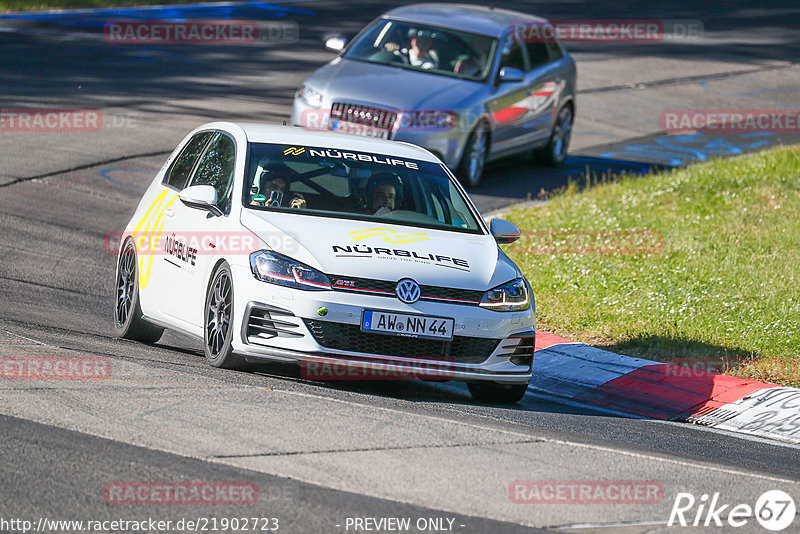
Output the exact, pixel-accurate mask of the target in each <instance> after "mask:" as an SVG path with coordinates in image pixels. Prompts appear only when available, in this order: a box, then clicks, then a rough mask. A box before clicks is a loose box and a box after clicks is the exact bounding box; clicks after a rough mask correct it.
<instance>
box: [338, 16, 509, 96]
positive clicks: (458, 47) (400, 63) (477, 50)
mask: <svg viewBox="0 0 800 534" xmlns="http://www.w3.org/2000/svg"><path fill="white" fill-rule="evenodd" d="M496 46H497V39H493V38H492V37H486V36H484V35H476V34H472V33H467V32H461V31H456V30H450V29H445V28H438V27H435V26H427V25H425V24H417V23H413V22H405V21H396V20H388V19H384V20H381V21H379V22H378V23H377V24H375V25H374V26H372V27H371V28H370V29H368V30H367V31H366V32H365V33H364V34H363V35H362V36H361V37H360V38H359V39H358V40H357V41H356V42H355V43H353V45H352V46H351V47H350V49H349V50H348V51H347V53H346V54H345V56H344V57H345V58H347V59H357V60H360V61H369V62H370V63H380V64H382V65H391V66H394V67H401V68H408V69H413V70H422V71H426V72H431V73H434V74H440V75H446V76H454V77H457V78H463V79H467V80H476V81H478V80H484V79H486V77H487V76H488V74H489V70H490V69H491V66H492V58H493V57H494V51H495V48H496Z"/></svg>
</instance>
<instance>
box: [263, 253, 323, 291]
mask: <svg viewBox="0 0 800 534" xmlns="http://www.w3.org/2000/svg"><path fill="white" fill-rule="evenodd" d="M250 268H251V269H252V270H253V275H254V276H255V277H256V278H258V279H259V280H261V281H262V282H269V283H270V284H277V285H279V286H286V287H292V288H295V289H305V290H308V291H324V290H326V289H330V288H331V282H330V280H329V279H328V277H327V276H325V275H324V274H322V273H321V272H319V271H318V270H316V269H314V268H313V267H309V266H308V265H306V264H304V263H300V262H299V261H295V260H293V259H292V258H289V257H287V256H284V255H282V254H278V253H277V252H271V251H268V250H259V251H258V252H253V253H252V254H250Z"/></svg>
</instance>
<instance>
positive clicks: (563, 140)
mask: <svg viewBox="0 0 800 534" xmlns="http://www.w3.org/2000/svg"><path fill="white" fill-rule="evenodd" d="M571 138H572V108H571V107H570V106H569V105H566V106H564V107H563V108H561V109H560V110H559V112H558V117H556V122H555V124H554V125H553V131H552V132H551V133H550V140H549V141H548V142H547V144H546V145H545V146H544V147H542V148H540V149H538V150H535V151H534V152H533V155H534V156H535V157H536V160H537V161H539V162H541V163H544V164H545V165H550V166H556V165H560V164H561V162H563V161H564V159H565V158H566V157H567V148H568V147H569V140H570V139H571Z"/></svg>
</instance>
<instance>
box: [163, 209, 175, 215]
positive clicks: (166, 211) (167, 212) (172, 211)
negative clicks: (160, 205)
mask: <svg viewBox="0 0 800 534" xmlns="http://www.w3.org/2000/svg"><path fill="white" fill-rule="evenodd" d="M164 215H166V216H167V217H172V216H174V215H175V210H174V209H173V208H167V209H165V210H164Z"/></svg>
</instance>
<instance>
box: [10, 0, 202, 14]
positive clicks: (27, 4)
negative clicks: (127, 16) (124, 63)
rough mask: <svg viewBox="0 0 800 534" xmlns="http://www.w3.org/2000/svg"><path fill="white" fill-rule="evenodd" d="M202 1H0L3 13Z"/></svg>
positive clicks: (195, 0)
mask: <svg viewBox="0 0 800 534" xmlns="http://www.w3.org/2000/svg"><path fill="white" fill-rule="evenodd" d="M200 1H201V0H30V1H29V0H0V12H2V11H39V10H44V9H82V8H92V7H130V6H152V5H168V4H196V3H200Z"/></svg>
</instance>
